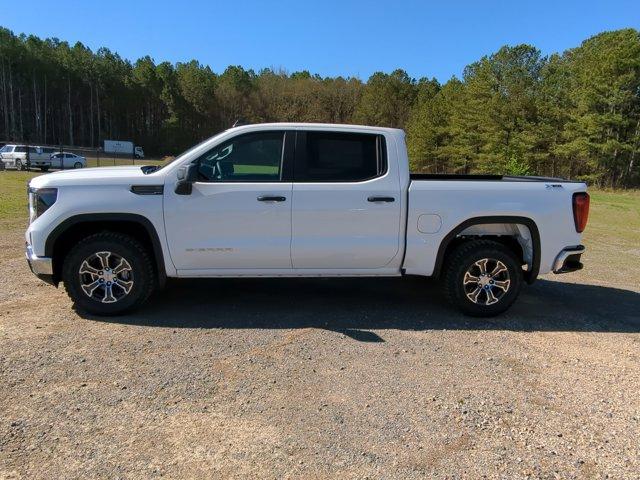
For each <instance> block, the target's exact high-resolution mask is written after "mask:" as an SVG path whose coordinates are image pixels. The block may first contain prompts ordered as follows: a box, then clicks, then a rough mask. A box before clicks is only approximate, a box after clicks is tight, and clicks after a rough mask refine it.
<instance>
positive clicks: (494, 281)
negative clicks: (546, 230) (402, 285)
mask: <svg viewBox="0 0 640 480" xmlns="http://www.w3.org/2000/svg"><path fill="white" fill-rule="evenodd" d="M521 265H522V262H521V261H519V260H518V258H517V257H516V255H515V254H514V253H513V252H512V251H511V250H509V249H508V248H507V247H505V246H504V245H502V244H501V243H498V242H494V241H491V240H474V241H470V242H467V243H464V244H462V245H461V246H459V247H458V248H457V249H456V250H454V251H453V252H452V253H451V255H450V256H449V260H448V262H447V265H446V267H445V268H446V271H445V274H444V288H445V294H446V296H447V298H448V300H449V301H450V302H451V303H452V304H453V305H455V306H456V307H458V308H459V309H460V310H461V311H462V312H463V313H465V314H467V315H471V316H474V317H492V316H495V315H499V314H500V313H502V312H504V311H506V310H507V309H508V308H509V307H510V306H511V305H512V304H513V302H515V300H516V298H518V295H519V293H520V289H521V287H522V266H521Z"/></svg>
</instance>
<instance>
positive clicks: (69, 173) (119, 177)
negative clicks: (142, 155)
mask: <svg viewBox="0 0 640 480" xmlns="http://www.w3.org/2000/svg"><path fill="white" fill-rule="evenodd" d="M144 179H149V180H150V182H146V181H144ZM132 181H135V182H140V183H142V184H146V183H155V184H157V183H158V178H157V176H155V175H154V176H152V174H150V175H145V174H144V173H143V172H142V169H141V167H140V166H139V165H127V166H122V167H98V168H78V169H75V170H61V171H58V172H53V173H48V174H45V175H40V176H38V177H35V178H33V179H32V180H31V182H29V186H31V187H34V188H43V187H63V186H74V185H82V186H89V185H122V184H128V183H131V182H132Z"/></svg>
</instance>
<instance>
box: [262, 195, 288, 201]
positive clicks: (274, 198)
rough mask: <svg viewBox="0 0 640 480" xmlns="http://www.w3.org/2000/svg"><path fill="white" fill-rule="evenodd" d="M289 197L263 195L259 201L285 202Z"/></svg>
mask: <svg viewBox="0 0 640 480" xmlns="http://www.w3.org/2000/svg"><path fill="white" fill-rule="evenodd" d="M286 199H287V197H277V196H276V197H270V196H268V195H262V196H260V197H258V201H259V202H284V201H285V200H286Z"/></svg>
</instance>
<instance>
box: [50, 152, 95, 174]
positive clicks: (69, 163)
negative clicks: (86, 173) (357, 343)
mask: <svg viewBox="0 0 640 480" xmlns="http://www.w3.org/2000/svg"><path fill="white" fill-rule="evenodd" d="M86 166H87V159H86V158H84V157H82V156H80V155H76V154H75V153H69V152H55V153H53V154H51V168H63V169H65V170H68V169H71V168H85V167H86Z"/></svg>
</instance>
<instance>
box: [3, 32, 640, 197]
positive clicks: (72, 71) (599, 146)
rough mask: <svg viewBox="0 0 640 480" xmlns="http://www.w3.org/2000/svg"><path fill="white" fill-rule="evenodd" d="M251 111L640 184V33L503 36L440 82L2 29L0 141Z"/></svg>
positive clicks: (156, 131)
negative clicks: (537, 38)
mask: <svg viewBox="0 0 640 480" xmlns="http://www.w3.org/2000/svg"><path fill="white" fill-rule="evenodd" d="M239 118H242V119H244V120H246V121H249V122H271V121H302V122H330V123H357V124H368V125H380V126H388V127H399V128H404V129H405V130H406V131H407V143H408V148H409V155H410V160H411V168H412V170H413V171H416V172H434V173H502V174H517V175H526V174H531V175H550V176H564V177H569V178H576V179H582V180H587V181H589V182H590V183H593V184H597V185H601V186H610V187H631V186H638V185H640V167H639V165H638V156H639V155H640V33H639V32H638V31H637V30H634V29H624V30H617V31H611V32H603V33H601V34H598V35H595V36H594V37H591V38H589V39H587V40H585V41H584V42H583V43H582V44H581V45H580V46H578V47H576V48H572V49H570V50H567V51H565V52H563V53H557V54H552V55H549V56H546V55H543V54H542V52H541V51H540V50H538V49H537V48H535V47H533V46H530V45H516V46H504V47H502V48H500V49H499V50H498V51H497V52H495V53H493V54H491V55H488V56H485V57H482V58H481V59H479V60H478V61H477V62H474V63H472V64H471V65H468V66H467V67H466V68H465V69H464V72H463V74H462V77H461V78H457V77H453V78H451V79H450V80H448V81H447V82H445V83H440V82H438V81H437V80H436V79H433V78H432V79H429V78H421V79H418V80H416V79H413V78H411V77H410V76H409V75H408V74H407V73H406V72H405V71H404V70H400V69H398V70H395V71H394V72H391V73H382V72H377V73H374V74H373V75H372V76H371V77H370V78H369V79H368V80H367V81H366V82H364V81H362V80H360V79H358V78H343V77H335V78H330V77H321V76H319V75H312V74H311V73H309V72H308V71H302V72H295V73H291V74H289V73H287V72H285V71H278V70H273V69H263V70H261V71H259V72H255V71H253V70H247V69H244V68H243V67H241V66H229V67H228V68H227V69H226V70H225V71H224V72H223V73H216V72H213V71H212V70H211V69H210V68H209V67H208V66H204V65H202V64H200V63H199V62H198V61H196V60H192V61H190V62H187V63H177V64H175V65H174V64H171V63H169V62H162V63H156V62H155V61H154V60H153V59H152V58H151V57H148V56H147V57H144V58H140V59H138V60H137V61H135V62H130V61H128V60H126V59H123V58H121V57H120V56H119V55H118V54H117V53H115V52H112V51H110V50H109V49H107V48H100V49H98V50H97V51H95V52H93V51H92V50H91V49H89V48H87V47H86V46H84V45H83V44H82V43H76V44H75V45H73V46H71V45H69V43H67V42H64V41H60V40H58V39H56V38H50V39H44V40H43V39H40V38H38V37H36V36H34V35H29V36H27V35H24V34H22V35H15V34H14V33H13V32H11V31H9V30H7V29H4V28H0V139H4V140H11V141H28V142H30V143H34V144H38V143H40V144H66V145H75V146H87V147H98V146H99V145H100V144H101V143H102V141H103V140H104V139H121V140H133V141H135V143H136V144H138V145H142V146H143V147H144V148H145V151H146V152H149V153H151V154H154V155H170V154H175V153H178V152H179V151H181V150H183V149H185V148H187V147H189V146H190V145H192V144H194V143H196V142H198V141H200V140H202V139H204V138H207V137H209V136H211V135H213V134H215V133H217V132H219V131H221V130H224V129H226V128H228V127H229V126H231V125H232V124H233V123H234V122H235V121H236V120H237V119H239Z"/></svg>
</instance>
